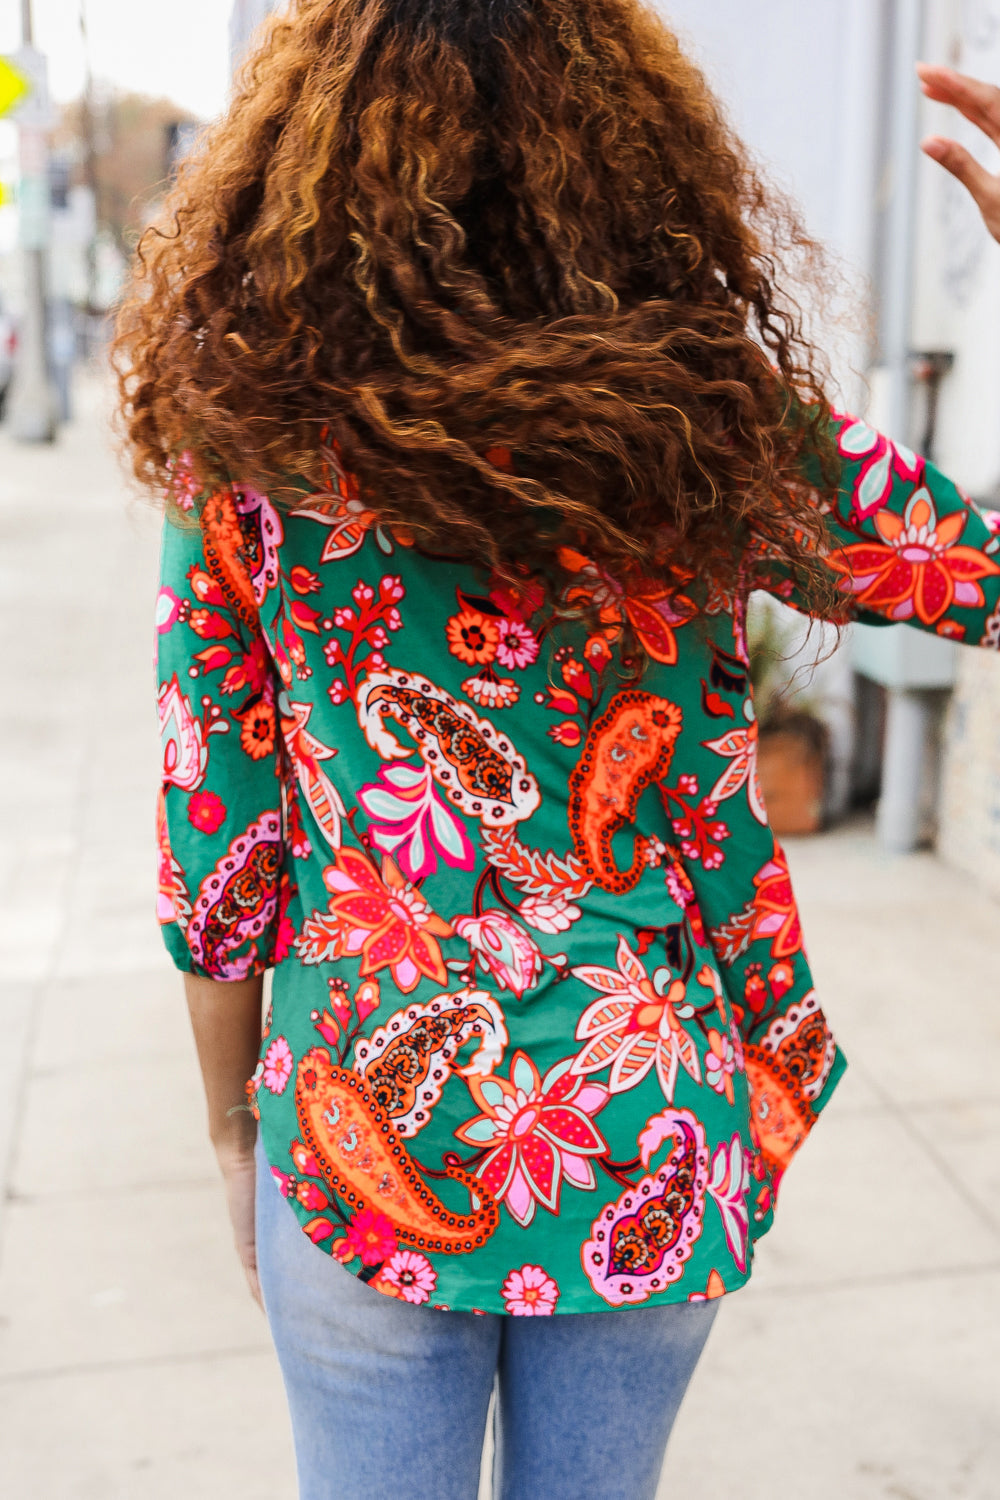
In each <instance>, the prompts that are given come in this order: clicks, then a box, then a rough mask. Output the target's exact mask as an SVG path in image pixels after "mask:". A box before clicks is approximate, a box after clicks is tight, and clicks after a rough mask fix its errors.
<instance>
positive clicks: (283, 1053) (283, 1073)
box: [263, 1036, 294, 1094]
mask: <svg viewBox="0 0 1000 1500" xmlns="http://www.w3.org/2000/svg"><path fill="white" fill-rule="evenodd" d="M293 1061H294V1059H293V1058H292V1049H291V1047H289V1045H288V1043H287V1042H286V1041H285V1038H284V1037H283V1036H276V1037H275V1039H274V1041H273V1042H272V1043H271V1045H270V1047H268V1049H267V1051H266V1052H265V1053H264V1074H263V1078H264V1087H265V1088H266V1089H269V1090H270V1091H271V1093H272V1094H283V1093H284V1092H285V1086H286V1085H287V1083H288V1080H289V1078H291V1076H292V1064H293Z"/></svg>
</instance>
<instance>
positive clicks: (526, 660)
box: [497, 620, 538, 668]
mask: <svg viewBox="0 0 1000 1500" xmlns="http://www.w3.org/2000/svg"><path fill="white" fill-rule="evenodd" d="M537 655H538V641H537V640H536V639H535V636H534V634H533V632H532V631H531V630H529V629H528V627H527V625H525V624H524V623H523V621H521V620H504V621H503V622H502V623H501V625H500V639H499V640H498V641H497V661H498V662H499V663H500V665H501V666H502V667H507V668H511V667H513V668H518V667H530V666H531V663H532V662H533V661H534V660H535V658H536V657H537Z"/></svg>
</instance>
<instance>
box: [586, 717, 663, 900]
mask: <svg viewBox="0 0 1000 1500" xmlns="http://www.w3.org/2000/svg"><path fill="white" fill-rule="evenodd" d="M680 731H681V710H680V709H679V708H678V707H677V705H676V704H675V703H670V702H669V701H668V700H667V699H666V698H657V697H654V695H653V694H652V693H644V692H640V691H639V690H638V689H632V690H629V691H626V692H621V693H616V694H615V697H614V698H613V699H612V701H611V703H610V704H609V706H608V707H607V709H605V711H604V713H603V714H602V715H601V716H600V718H599V719H596V720H595V721H594V723H593V724H592V725H591V729H590V733H589V734H588V735H587V740H586V743H585V745H584V747H583V752H582V754H581V755H580V759H579V760H578V761H577V764H576V768H575V770H574V771H573V774H572V776H571V777H570V779H569V826H570V832H571V833H572V835H573V848H574V850H575V852H576V856H577V858H578V859H579V860H580V861H581V862H582V863H584V864H585V865H586V866H587V868H588V870H589V871H590V873H591V874H592V875H593V878H594V881H595V883H596V884H597V885H599V886H601V887H602V888H603V889H604V890H606V891H614V892H615V893H616V894H619V895H620V894H623V893H624V892H625V891H630V890H632V888H633V887H634V886H636V885H637V884H638V883H639V879H640V877H641V876H642V872H643V870H644V869H645V868H646V866H645V864H644V861H643V856H642V842H643V841H642V840H641V839H640V838H639V837H638V836H637V837H636V840H635V852H634V855H633V859H632V863H631V865H630V866H629V868H628V869H627V870H621V869H619V867H618V865H617V863H616V862H615V857H614V853H613V851H612V847H611V844H612V840H613V838H614V836H615V834H616V833H617V832H618V830H619V829H620V828H623V827H624V826H625V824H626V823H630V822H631V821H632V820H633V818H634V816H635V810H636V806H637V804H638V801H639V798H640V797H641V796H642V794H643V792H644V791H645V790H646V788H647V787H648V786H651V785H652V784H653V783H654V782H657V781H659V780H660V779H661V778H662V777H664V776H665V775H666V773H667V770H668V769H669V766H670V761H671V758H672V756H673V753H674V742H675V740H676V739H677V736H678V735H679V734H680Z"/></svg>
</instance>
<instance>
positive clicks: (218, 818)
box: [187, 792, 226, 833]
mask: <svg viewBox="0 0 1000 1500" xmlns="http://www.w3.org/2000/svg"><path fill="white" fill-rule="evenodd" d="M187 814H188V822H189V823H190V824H192V826H193V827H195V828H197V829H198V832H199V833H215V832H216V831H217V830H218V829H219V828H221V827H222V825H223V823H224V822H225V821H226V804H225V803H224V802H223V800H222V798H221V797H220V796H218V794H217V793H216V792H194V793H192V795H191V797H190V798H189V799H188V810H187Z"/></svg>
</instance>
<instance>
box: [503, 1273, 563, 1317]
mask: <svg viewBox="0 0 1000 1500" xmlns="http://www.w3.org/2000/svg"><path fill="white" fill-rule="evenodd" d="M500 1295H501V1297H503V1299H504V1304H505V1306H506V1309H507V1311H508V1312H509V1313H510V1314H511V1316H512V1317H515V1318H547V1317H551V1315H552V1314H553V1313H554V1312H555V1307H556V1303H557V1302H558V1301H559V1288H558V1286H557V1285H556V1283H555V1282H554V1281H553V1280H552V1277H551V1276H548V1275H546V1273H545V1272H544V1271H543V1270H542V1268H541V1266H522V1267H521V1269H520V1270H519V1271H511V1273H510V1275H509V1276H508V1277H507V1280H506V1281H505V1282H504V1284H503V1286H502V1287H501V1289H500Z"/></svg>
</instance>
